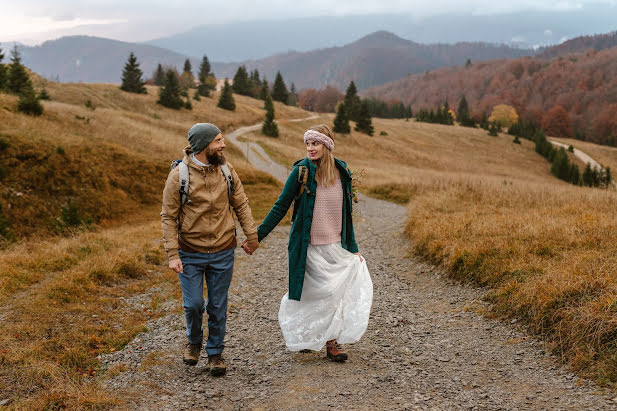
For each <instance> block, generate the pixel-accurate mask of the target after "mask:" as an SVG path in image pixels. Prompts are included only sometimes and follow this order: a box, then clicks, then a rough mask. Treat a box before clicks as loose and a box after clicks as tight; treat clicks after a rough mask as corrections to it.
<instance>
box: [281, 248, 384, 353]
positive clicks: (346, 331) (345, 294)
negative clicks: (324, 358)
mask: <svg viewBox="0 0 617 411" xmlns="http://www.w3.org/2000/svg"><path fill="white" fill-rule="evenodd" d="M372 302H373V283H372V281H371V277H370V274H369V271H368V267H367V265H366V260H364V261H362V262H360V258H359V257H358V256H357V255H354V254H352V253H350V252H349V251H347V250H345V249H344V248H343V247H342V246H341V243H332V244H326V245H309V247H308V251H307V255H306V269H305V274H304V286H303V288H302V297H301V299H300V301H295V300H290V299H289V298H288V294H285V296H283V299H282V300H281V307H280V309H279V324H280V326H281V331H282V333H283V337H284V338H285V343H286V344H287V348H289V350H291V351H300V350H305V349H309V350H315V351H318V350H320V349H321V348H322V347H323V346H324V345H325V344H326V341H328V340H332V339H337V341H338V342H339V343H340V344H348V343H352V342H356V341H358V340H359V339H360V337H362V335H363V334H364V332H365V331H366V328H367V326H368V319H369V315H370V312H371V304H372Z"/></svg>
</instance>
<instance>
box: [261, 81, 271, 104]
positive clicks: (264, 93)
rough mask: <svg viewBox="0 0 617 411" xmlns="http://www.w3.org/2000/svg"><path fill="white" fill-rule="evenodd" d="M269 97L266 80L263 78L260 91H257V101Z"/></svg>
mask: <svg viewBox="0 0 617 411" xmlns="http://www.w3.org/2000/svg"><path fill="white" fill-rule="evenodd" d="M269 95H270V88H269V87H268V80H266V78H265V77H264V79H263V81H262V83H261V90H260V91H259V99H260V100H264V101H265V100H266V98H267V97H268V96H269Z"/></svg>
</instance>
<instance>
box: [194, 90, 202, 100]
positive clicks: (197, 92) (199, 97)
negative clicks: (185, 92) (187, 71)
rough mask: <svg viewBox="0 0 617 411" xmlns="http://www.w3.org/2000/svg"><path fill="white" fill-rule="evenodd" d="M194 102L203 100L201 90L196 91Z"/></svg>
mask: <svg viewBox="0 0 617 411" xmlns="http://www.w3.org/2000/svg"><path fill="white" fill-rule="evenodd" d="M193 100H195V101H200V100H201V96H200V95H199V90H195V93H193Z"/></svg>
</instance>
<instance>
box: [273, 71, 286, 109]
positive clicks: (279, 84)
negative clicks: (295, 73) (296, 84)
mask: <svg viewBox="0 0 617 411" xmlns="http://www.w3.org/2000/svg"><path fill="white" fill-rule="evenodd" d="M288 97H289V93H288V92H287V86H286V85H285V82H284V81H283V76H282V75H281V72H280V71H278V72H277V73H276V78H275V79H274V86H273V87H272V99H273V100H274V101H280V102H281V103H286V102H287V98H288Z"/></svg>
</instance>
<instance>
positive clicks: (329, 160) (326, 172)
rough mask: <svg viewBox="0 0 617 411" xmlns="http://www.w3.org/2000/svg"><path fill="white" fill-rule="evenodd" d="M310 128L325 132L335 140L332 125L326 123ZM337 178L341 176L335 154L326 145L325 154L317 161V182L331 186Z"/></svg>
mask: <svg viewBox="0 0 617 411" xmlns="http://www.w3.org/2000/svg"><path fill="white" fill-rule="evenodd" d="M309 130H313V131H317V132H318V133H321V134H324V135H326V136H328V137H330V138H331V139H332V141H334V133H333V132H332V130H331V129H330V127H328V126H327V125H325V124H319V125H317V126H313V127H311V128H309ZM337 178H339V176H338V172H337V170H336V165H335V164H334V156H333V155H332V152H331V151H330V150H328V149H327V148H325V147H324V151H323V155H322V156H321V158H320V159H319V160H318V161H317V172H316V173H315V179H316V180H317V184H318V185H320V186H323V187H330V186H331V185H333V184H334V183H335V182H336V179H337Z"/></svg>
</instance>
